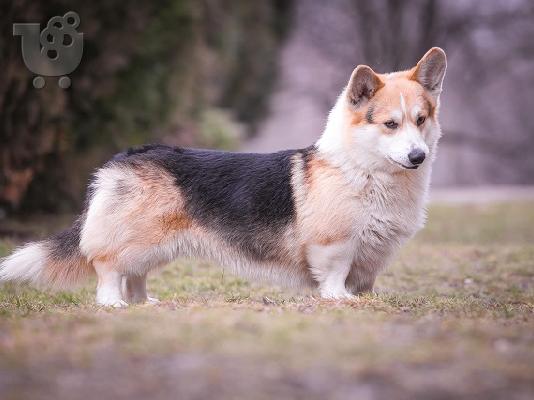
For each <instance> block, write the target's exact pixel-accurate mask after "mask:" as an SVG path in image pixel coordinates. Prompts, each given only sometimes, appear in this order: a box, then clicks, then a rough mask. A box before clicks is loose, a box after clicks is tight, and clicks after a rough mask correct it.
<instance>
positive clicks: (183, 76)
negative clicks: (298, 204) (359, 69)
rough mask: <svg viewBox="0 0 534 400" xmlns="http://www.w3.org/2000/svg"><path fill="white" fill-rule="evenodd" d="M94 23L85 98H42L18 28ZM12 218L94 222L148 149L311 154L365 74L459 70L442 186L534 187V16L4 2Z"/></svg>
mask: <svg viewBox="0 0 534 400" xmlns="http://www.w3.org/2000/svg"><path fill="white" fill-rule="evenodd" d="M70 10H73V11H75V12H77V13H78V14H79V15H80V19H81V23H80V26H79V28H78V30H79V31H81V32H83V33H84V53H83V58H82V60H81V63H80V65H79V67H78V68H77V69H76V70H75V71H74V72H73V73H72V74H70V75H69V76H70V78H71V80H72V85H71V87H70V88H68V89H61V88H60V87H58V84H57V78H55V77H47V78H46V79H45V83H46V84H45V87H44V88H42V89H36V88H34V87H33V85H32V80H33V78H34V77H35V74H33V73H32V72H30V71H29V70H28V68H26V66H25V65H24V62H23V59H22V55H21V40H20V38H19V37H14V36H13V26H12V25H13V23H21V22H41V28H44V26H45V24H46V21H48V19H49V18H51V17H53V16H55V15H63V14H65V12H67V11H70ZM0 15H1V17H0V24H1V25H0V28H1V35H0V71H2V79H0V216H2V217H6V216H9V215H17V214H18V215H26V214H29V213H35V212H47V213H50V212H53V213H58V212H72V211H77V210H79V209H80V207H81V204H82V202H83V197H84V193H85V185H86V182H87V178H88V176H89V174H90V173H91V171H93V170H94V168H96V167H98V166H99V165H101V163H102V162H104V161H105V160H106V159H107V158H109V157H110V156H111V155H112V154H113V153H115V152H117V151H120V150H122V149H124V148H126V147H129V146H134V145H139V144H142V143H147V142H163V143H167V144H172V145H183V146H197V147H201V146H202V147H213V148H223V149H229V150H243V151H258V152H266V151H274V150H279V149H283V148H290V147H301V146H307V145H309V144H311V143H312V142H314V141H315V140H316V139H317V138H318V137H319V135H320V133H321V130H322V128H323V126H324V124H325V120H326V115H327V113H328V110H329V109H330V107H331V106H332V105H333V103H334V101H335V99H336V96H337V95H338V94H339V92H340V91H341V89H342V87H343V86H344V85H345V84H346V82H347V80H348V78H349V76H350V73H351V72H352V70H353V68H354V67H355V66H356V65H357V64H360V63H362V64H368V65H370V66H371V67H372V68H373V69H375V70H376V71H377V72H388V71H393V70H399V69H406V68H410V67H412V66H413V65H414V64H415V63H416V62H417V61H418V60H419V59H420V57H421V56H422V55H423V54H424V53H425V52H426V50H428V49H429V48H430V47H432V46H440V47H443V48H444V49H445V50H446V51H447V54H448V57H449V69H448V71H447V76H446V79H445V86H444V93H443V96H442V109H441V122H442V127H443V131H444V136H443V139H442V142H441V147H440V154H439V156H438V159H437V163H436V168H435V174H434V178H433V182H434V185H435V186H436V187H455V188H458V187H459V186H460V187H474V186H479V185H497V184H499V185H502V184H508V185H510V184H513V185H528V184H533V183H534V157H533V156H532V153H533V151H534V115H533V110H534V95H533V94H532V91H531V88H532V87H533V83H534V41H532V37H534V24H533V23H532V22H533V20H534V3H533V2H532V1H529V0H512V1H506V2H503V1H497V0H486V1H474V0H456V1H437V0H410V1H394V0H379V1H373V2H371V1H366V0H333V1H328V2H325V1H321V0H263V1H256V2H252V1H247V0H234V1H222V0H162V1H158V2H146V1H128V2H125V1H118V0H111V1H110V0H106V1H104V0H95V1H91V2H88V1H78V0H74V1H66V0H58V1H56V0H49V1H40V2H35V1H25V0H14V1H1V2H0Z"/></svg>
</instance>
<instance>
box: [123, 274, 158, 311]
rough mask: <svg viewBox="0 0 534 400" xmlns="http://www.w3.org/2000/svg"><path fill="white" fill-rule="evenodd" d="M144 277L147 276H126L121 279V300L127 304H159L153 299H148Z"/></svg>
mask: <svg viewBox="0 0 534 400" xmlns="http://www.w3.org/2000/svg"><path fill="white" fill-rule="evenodd" d="M146 277H147V274H146V273H145V274H141V275H135V274H128V275H125V276H124V277H123V280H122V293H123V298H124V299H125V300H126V301H127V302H128V303H145V302H147V303H151V304H156V303H158V302H159V300H158V299H156V298H154V297H149V296H148V295H147V291H146Z"/></svg>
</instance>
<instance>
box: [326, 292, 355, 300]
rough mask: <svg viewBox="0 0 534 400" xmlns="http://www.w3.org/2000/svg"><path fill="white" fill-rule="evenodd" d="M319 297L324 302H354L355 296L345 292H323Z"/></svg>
mask: <svg viewBox="0 0 534 400" xmlns="http://www.w3.org/2000/svg"><path fill="white" fill-rule="evenodd" d="M321 297H322V298H323V299H325V300H354V299H356V297H357V296H355V295H353V294H352V293H349V292H348V291H346V290H339V291H324V292H322V293H321Z"/></svg>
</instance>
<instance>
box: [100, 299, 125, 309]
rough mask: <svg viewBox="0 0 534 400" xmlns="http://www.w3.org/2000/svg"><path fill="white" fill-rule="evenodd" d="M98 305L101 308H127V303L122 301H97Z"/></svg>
mask: <svg viewBox="0 0 534 400" xmlns="http://www.w3.org/2000/svg"><path fill="white" fill-rule="evenodd" d="M98 305H100V306H103V307H113V308H126V307H128V303H126V302H125V301H124V300H100V301H98Z"/></svg>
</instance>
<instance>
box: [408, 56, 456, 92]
mask: <svg viewBox="0 0 534 400" xmlns="http://www.w3.org/2000/svg"><path fill="white" fill-rule="evenodd" d="M446 70H447V56H446V55H445V52H444V51H443V49H441V48H439V47H432V48H431V49H430V50H428V51H427V52H426V54H425V55H424V56H423V58H421V60H420V61H419V62H418V63H417V66H415V68H414V69H413V74H412V77H411V79H413V80H414V81H417V82H419V83H420V84H421V86H423V87H424V88H425V89H426V90H428V91H429V92H430V93H431V94H432V95H433V96H434V97H438V96H439V94H440V93H441V86H442V85H443V78H444V77H445V71H446Z"/></svg>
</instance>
